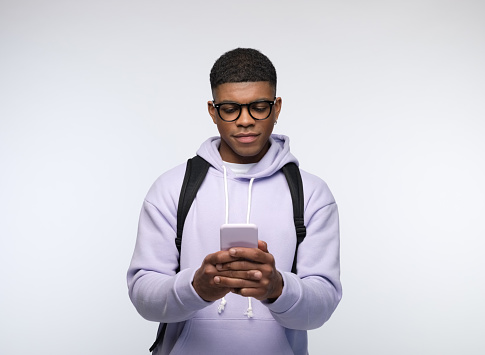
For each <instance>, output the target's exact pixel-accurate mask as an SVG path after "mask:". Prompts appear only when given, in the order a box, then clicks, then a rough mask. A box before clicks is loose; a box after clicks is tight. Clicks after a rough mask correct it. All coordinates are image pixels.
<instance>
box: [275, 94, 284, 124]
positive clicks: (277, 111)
mask: <svg viewBox="0 0 485 355" xmlns="http://www.w3.org/2000/svg"><path fill="white" fill-rule="evenodd" d="M281 106H283V100H281V97H277V98H276V102H275V104H274V112H275V120H278V116H279V115H280V112H281Z"/></svg>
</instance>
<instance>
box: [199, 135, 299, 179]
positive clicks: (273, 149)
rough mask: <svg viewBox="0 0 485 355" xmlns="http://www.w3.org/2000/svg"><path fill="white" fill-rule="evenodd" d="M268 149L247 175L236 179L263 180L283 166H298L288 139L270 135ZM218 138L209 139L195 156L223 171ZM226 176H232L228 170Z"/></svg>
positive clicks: (219, 139) (282, 136)
mask: <svg viewBox="0 0 485 355" xmlns="http://www.w3.org/2000/svg"><path fill="white" fill-rule="evenodd" d="M269 142H270V144H271V145H270V147H269V149H268V151H267V152H266V154H265V155H264V157H263V158H262V159H261V160H260V161H259V162H257V163H256V165H254V166H253V167H252V168H251V169H250V170H249V171H248V173H247V174H243V175H238V178H243V179H250V178H256V179H259V178H264V177H268V176H271V175H273V174H274V173H276V172H277V171H279V170H280V169H281V168H282V167H283V166H284V165H285V164H287V163H290V162H293V163H295V164H297V165H298V160H297V159H296V158H295V157H294V156H293V154H291V153H290V139H289V138H288V137H287V136H284V135H280V134H272V135H271V137H270V138H269ZM220 144H221V138H220V137H211V138H209V139H207V140H206V141H205V142H204V143H202V145H201V146H200V148H199V150H198V151H197V155H199V156H201V157H202V158H204V159H205V160H206V161H208V162H209V163H210V164H211V165H212V167H213V168H214V169H216V170H217V171H220V172H221V173H222V174H223V173H224V171H223V167H222V166H223V165H224V163H223V161H222V158H221V155H220V154H219V146H220ZM227 174H228V175H234V173H232V172H231V171H230V169H229V171H228V172H227Z"/></svg>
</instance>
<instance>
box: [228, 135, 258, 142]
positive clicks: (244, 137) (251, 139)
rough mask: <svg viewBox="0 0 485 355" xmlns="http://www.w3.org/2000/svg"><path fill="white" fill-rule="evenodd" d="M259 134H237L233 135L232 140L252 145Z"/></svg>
mask: <svg viewBox="0 0 485 355" xmlns="http://www.w3.org/2000/svg"><path fill="white" fill-rule="evenodd" d="M258 136H259V134H256V133H239V134H235V135H234V138H235V139H236V140H237V141H238V142H239V143H252V142H254V141H255V140H256V139H257V138H258Z"/></svg>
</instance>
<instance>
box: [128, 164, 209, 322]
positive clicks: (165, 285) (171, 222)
mask: <svg viewBox="0 0 485 355" xmlns="http://www.w3.org/2000/svg"><path fill="white" fill-rule="evenodd" d="M182 169H185V166H183V167H182ZM182 173H183V172H182ZM170 174H171V173H168V174H166V175H162V176H161V177H160V178H159V180H157V182H155V184H154V185H153V186H152V188H151V189H150V192H149V193H148V195H147V198H146V199H145V201H144V202H143V207H142V210H141V213H140V220H139V224H138V235H137V240H136V245H135V250H134V253H133V257H132V261H131V264H130V267H129V269H128V275H127V280H128V290H129V295H130V299H131V301H132V302H133V304H134V306H135V308H136V309H137V311H138V312H139V313H140V314H141V315H142V316H143V317H144V318H146V319H148V320H151V321H157V322H164V323H168V322H180V321H184V320H187V319H189V318H191V317H192V316H193V314H194V313H195V312H196V311H198V310H200V309H202V308H204V307H206V306H207V305H209V304H211V302H206V301H205V300H203V299H202V298H200V297H199V295H198V294H197V293H196V292H195V290H194V288H193V287H192V279H193V275H194V273H195V270H194V269H184V270H182V271H180V272H179V273H178V274H176V273H175V270H176V269H177V267H178V255H179V254H178V251H177V248H176V246H175V238H176V225H177V221H176V214H177V212H176V206H177V202H178V200H177V199H178V193H179V192H178V191H180V186H178V185H181V181H182V180H183V179H182V177H183V176H182V177H180V176H177V177H174V178H173V179H171V178H170ZM172 174H173V173H172ZM176 175H179V174H176ZM173 181H180V183H179V184H175V185H176V187H178V189H177V188H175V189H173V191H170V189H167V188H164V186H173V185H174V183H173Z"/></svg>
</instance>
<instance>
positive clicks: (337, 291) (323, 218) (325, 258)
mask: <svg viewBox="0 0 485 355" xmlns="http://www.w3.org/2000/svg"><path fill="white" fill-rule="evenodd" d="M302 178H303V186H304V189H305V191H304V193H305V202H306V203H305V225H306V229H307V235H306V237H305V239H304V240H303V242H302V243H301V244H300V246H299V248H298V256H297V273H298V274H297V275H295V274H293V273H291V272H281V274H282V276H283V282H284V287H283V293H282V294H281V296H280V297H279V298H278V299H277V300H276V301H275V302H274V303H266V305H267V307H268V308H269V310H270V311H271V313H272V314H273V317H274V318H275V319H276V320H277V321H278V322H279V323H280V324H281V325H282V326H284V327H286V328H290V329H299V330H310V329H315V328H318V327H320V326H321V325H323V324H324V323H325V322H326V321H327V320H328V319H329V318H330V316H331V315H332V313H333V312H334V310H335V308H336V307H337V305H338V303H339V302H340V299H341V297H342V287H341V284H340V242H339V219H338V209H337V205H336V203H335V200H334V198H333V196H332V194H331V192H330V190H329V189H328V187H327V185H326V184H325V183H324V182H323V181H322V180H320V179H318V178H317V177H315V176H313V175H310V174H307V173H304V172H303V171H302ZM307 196H308V197H307Z"/></svg>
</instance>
